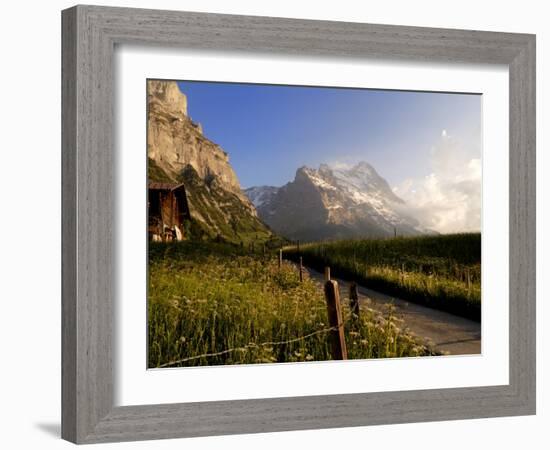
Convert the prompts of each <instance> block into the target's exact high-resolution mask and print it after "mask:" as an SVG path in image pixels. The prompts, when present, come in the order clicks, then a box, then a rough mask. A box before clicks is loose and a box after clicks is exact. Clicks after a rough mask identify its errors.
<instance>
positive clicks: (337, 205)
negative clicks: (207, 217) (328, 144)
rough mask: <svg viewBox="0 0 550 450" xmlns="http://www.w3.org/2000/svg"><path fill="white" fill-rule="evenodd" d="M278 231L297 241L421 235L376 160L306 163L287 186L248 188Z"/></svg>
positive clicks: (264, 218)
mask: <svg viewBox="0 0 550 450" xmlns="http://www.w3.org/2000/svg"><path fill="white" fill-rule="evenodd" d="M245 193H246V194H247V195H248V197H249V198H250V200H251V201H252V202H253V203H254V204H255V205H256V208H257V211H258V214H259V216H260V218H261V219H262V220H264V222H265V223H266V224H267V225H269V226H270V227H271V228H272V229H273V230H275V231H276V232H279V233H280V234H282V235H283V236H286V237H289V238H296V239H306V240H315V239H324V238H340V237H375V236H376V237H379V236H390V235H393V233H394V232H395V231H396V230H398V232H399V234H401V235H405V234H406V235H411V234H419V233H420V229H419V228H418V223H417V222H416V221H415V220H414V219H411V218H409V217H407V216H405V215H403V214H402V213H401V212H400V211H401V209H402V208H401V207H400V205H402V204H403V203H404V202H403V200H401V199H400V198H399V197H397V196H396V195H395V193H394V192H393V191H392V190H391V188H390V186H389V185H388V183H387V181H386V180H385V179H384V178H382V177H381V176H380V175H379V174H378V173H377V172H376V170H375V169H374V167H372V166H371V165H370V164H368V163H366V162H360V163H358V164H356V165H355V166H353V167H351V168H342V167H331V166H330V165H328V164H321V165H320V166H319V169H312V168H310V167H306V166H304V167H300V168H299V169H298V170H297V171H296V176H295V178H294V181H292V182H290V183H287V184H286V185H284V186H282V187H281V188H274V187H272V186H262V187H255V188H250V189H247V190H246V191H245Z"/></svg>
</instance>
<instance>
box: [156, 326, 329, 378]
mask: <svg viewBox="0 0 550 450" xmlns="http://www.w3.org/2000/svg"><path fill="white" fill-rule="evenodd" d="M337 329H338V327H329V328H323V329H322V330H317V331H314V332H313V333H309V334H306V335H305V336H300V337H297V338H292V339H288V340H286V341H270V342H262V343H261V344H256V343H250V344H246V345H244V346H242V347H234V348H229V349H226V350H221V351H219V352H213V353H203V354H202V355H195V356H189V357H187V358H182V359H178V360H176V361H170V362H167V363H165V364H161V365H160V366H157V368H158V369H162V368H165V367H170V366H175V365H177V364H182V363H185V362H188V361H193V360H195V359H201V358H211V357H215V356H221V355H226V354H228V353H232V352H238V351H247V350H248V349H250V348H257V347H268V346H273V345H285V344H292V343H294V342H298V341H303V340H305V339H309V338H310V337H313V336H317V335H320V334H325V333H329V332H331V331H335V330H337Z"/></svg>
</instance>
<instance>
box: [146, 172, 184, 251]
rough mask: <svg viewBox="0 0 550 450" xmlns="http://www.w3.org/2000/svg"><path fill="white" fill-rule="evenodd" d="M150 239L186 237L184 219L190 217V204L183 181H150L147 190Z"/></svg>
mask: <svg viewBox="0 0 550 450" xmlns="http://www.w3.org/2000/svg"><path fill="white" fill-rule="evenodd" d="M147 214H148V219H149V227H148V231H149V239H150V240H153V241H162V242H166V241H176V240H177V241H180V240H182V239H184V234H183V233H184V228H183V221H184V220H185V219H189V217H190V215H189V205H188V203H187V194H186V192H185V186H184V185H183V183H181V184H176V183H159V182H153V181H150V182H149V185H148V190H147Z"/></svg>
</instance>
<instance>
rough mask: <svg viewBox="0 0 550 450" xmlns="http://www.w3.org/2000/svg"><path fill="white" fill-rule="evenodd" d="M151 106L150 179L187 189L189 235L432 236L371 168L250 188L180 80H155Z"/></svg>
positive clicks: (310, 172) (308, 174)
mask: <svg viewBox="0 0 550 450" xmlns="http://www.w3.org/2000/svg"><path fill="white" fill-rule="evenodd" d="M147 107H148V121H147V126H148V129H147V155H148V166H147V167H148V173H147V176H148V179H149V181H153V182H168V183H174V184H176V183H184V185H185V192H186V197H187V203H188V206H189V212H190V216H191V220H190V223H188V224H187V225H188V229H187V230H186V234H187V235H188V236H189V237H194V238H201V239H208V238H222V239H224V240H227V241H231V242H243V241H248V240H255V239H269V238H272V237H273V232H275V233H276V234H278V235H280V236H282V237H285V238H287V239H300V240H304V241H310V240H319V239H340V238H356V237H386V236H393V235H394V233H397V234H398V235H416V234H422V233H425V232H427V230H423V229H422V228H421V227H420V226H419V224H418V222H417V221H416V220H414V219H412V218H411V217H409V216H408V215H407V214H406V213H405V210H406V205H405V204H404V202H403V200H401V199H400V198H399V197H398V196H397V195H395V193H394V192H393V191H392V189H391V188H390V186H389V185H388V183H387V182H386V180H385V179H384V178H382V177H381V176H380V175H379V174H378V173H377V172H376V170H375V169H374V167H372V166H371V165H370V164H368V163H366V162H360V163H358V164H356V165H355V166H353V167H346V168H342V167H331V166H329V165H327V164H321V165H320V166H319V168H318V169H312V168H309V167H305V166H304V167H300V168H299V169H298V170H297V171H296V175H295V177H294V180H293V181H291V182H289V183H287V184H285V185H284V186H281V187H276V186H257V187H252V188H249V189H246V190H243V189H242V188H241V185H240V182H239V179H238V177H237V175H236V173H235V171H234V170H233V168H232V167H231V164H230V161H229V155H228V154H227V152H225V151H224V150H223V149H222V148H221V147H220V146H219V145H218V144H216V143H215V142H213V141H212V140H211V139H209V138H207V137H206V136H205V135H204V133H203V129H202V126H201V125H200V124H198V123H196V122H194V121H193V120H192V119H191V117H190V116H189V114H188V111H187V97H186V96H185V95H184V94H183V93H182V92H181V91H180V89H179V87H178V85H177V83H176V82H175V81H162V80H149V81H148V91H147Z"/></svg>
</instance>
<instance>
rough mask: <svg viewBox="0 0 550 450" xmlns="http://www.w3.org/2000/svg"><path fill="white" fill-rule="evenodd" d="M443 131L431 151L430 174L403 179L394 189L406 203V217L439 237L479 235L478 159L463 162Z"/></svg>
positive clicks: (454, 143)
mask: <svg viewBox="0 0 550 450" xmlns="http://www.w3.org/2000/svg"><path fill="white" fill-rule="evenodd" d="M464 154H465V152H464V151H463V148H462V147H461V144H460V143H459V142H458V141H457V140H455V139H454V138H453V137H452V136H450V135H449V134H448V133H447V131H446V130H443V131H442V133H441V138H440V139H439V141H438V143H437V144H436V145H435V146H434V147H433V148H432V155H431V170H432V172H431V173H430V174H429V175H427V176H426V177H424V178H418V179H412V178H409V179H406V180H405V181H403V182H402V183H401V184H400V185H398V186H396V188H395V189H394V191H395V193H396V194H397V195H398V196H400V197H401V198H402V199H403V200H405V202H406V203H407V206H406V208H405V209H406V211H405V212H406V213H408V214H409V215H411V216H413V217H414V218H416V219H417V220H418V221H419V222H420V223H421V224H422V226H424V227H425V228H429V229H432V230H436V231H439V232H440V233H452V232H462V231H480V229H481V159H479V158H474V159H467V158H466V157H465V156H464Z"/></svg>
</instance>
